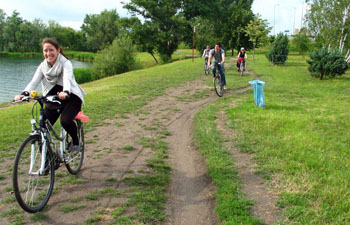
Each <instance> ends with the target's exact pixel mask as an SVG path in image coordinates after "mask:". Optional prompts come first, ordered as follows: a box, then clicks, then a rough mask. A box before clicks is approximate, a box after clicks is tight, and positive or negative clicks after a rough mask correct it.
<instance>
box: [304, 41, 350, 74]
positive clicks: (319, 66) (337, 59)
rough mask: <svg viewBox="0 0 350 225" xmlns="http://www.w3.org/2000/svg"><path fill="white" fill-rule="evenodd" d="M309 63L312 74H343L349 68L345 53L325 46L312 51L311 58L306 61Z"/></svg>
mask: <svg viewBox="0 0 350 225" xmlns="http://www.w3.org/2000/svg"><path fill="white" fill-rule="evenodd" d="M306 62H307V63H308V64H309V68H308V69H309V71H310V74H311V76H313V77H319V78H320V80H322V79H323V77H324V76H331V77H335V76H341V75H343V74H344V73H345V71H346V70H347V69H348V67H349V65H348V64H347V62H346V61H345V57H344V55H343V54H342V53H341V52H340V51H339V50H330V51H329V50H328V49H325V48H322V49H319V50H316V51H313V52H311V53H310V59H309V60H307V61H306Z"/></svg>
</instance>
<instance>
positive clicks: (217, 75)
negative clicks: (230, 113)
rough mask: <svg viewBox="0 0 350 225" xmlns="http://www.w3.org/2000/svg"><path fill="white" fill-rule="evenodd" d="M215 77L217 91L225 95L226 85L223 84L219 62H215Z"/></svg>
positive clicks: (220, 94)
mask: <svg viewBox="0 0 350 225" xmlns="http://www.w3.org/2000/svg"><path fill="white" fill-rule="evenodd" d="M214 66H215V77H214V89H215V93H216V94H217V95H218V96H219V97H222V96H223V95H224V85H223V84H222V78H221V73H220V70H219V63H215V64H214Z"/></svg>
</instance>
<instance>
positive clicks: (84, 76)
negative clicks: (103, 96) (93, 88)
mask: <svg viewBox="0 0 350 225" xmlns="http://www.w3.org/2000/svg"><path fill="white" fill-rule="evenodd" d="M74 77H75V80H76V81H77V82H78V83H79V84H82V83H87V82H90V81H94V80H96V76H94V75H93V74H92V71H91V68H74Z"/></svg>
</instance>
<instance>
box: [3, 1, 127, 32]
mask: <svg viewBox="0 0 350 225" xmlns="http://www.w3.org/2000/svg"><path fill="white" fill-rule="evenodd" d="M123 2H126V3H127V2H129V0H124V1H123ZM0 8H1V9H3V10H4V11H5V13H6V14H7V16H11V15H12V12H13V11H14V10H16V11H17V12H19V14H20V17H22V18H23V19H25V20H28V21H33V20H34V19H38V18H40V19H41V20H42V21H43V22H48V21H49V20H53V21H55V22H57V23H59V24H61V25H62V26H69V27H72V28H74V29H79V28H80V26H81V24H82V23H83V21H84V18H85V16H86V15H87V14H99V13H101V12H102V11H103V10H105V9H107V10H111V9H116V10H117V12H118V14H119V16H121V17H128V16H130V15H129V14H128V12H127V10H126V9H124V8H123V4H122V1H116V0H71V1H66V0H50V1H47V0H31V1H23V0H11V1H2V3H1V6H0Z"/></svg>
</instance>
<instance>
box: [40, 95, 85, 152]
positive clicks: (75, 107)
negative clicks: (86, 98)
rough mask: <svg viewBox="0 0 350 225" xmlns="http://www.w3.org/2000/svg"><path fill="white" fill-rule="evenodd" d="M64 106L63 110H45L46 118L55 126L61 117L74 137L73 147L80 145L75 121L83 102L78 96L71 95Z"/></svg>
mask: <svg viewBox="0 0 350 225" xmlns="http://www.w3.org/2000/svg"><path fill="white" fill-rule="evenodd" d="M63 105H64V106H63V108H61V109H49V108H45V116H46V118H47V119H48V120H49V121H50V123H51V124H52V125H53V124H55V122H56V121H57V119H58V117H59V116H60V115H61V124H62V126H63V128H64V129H65V130H66V131H67V132H68V134H69V135H70V136H71V137H72V139H73V145H79V139H78V132H77V126H76V125H75V123H74V122H73V120H74V118H75V116H76V115H77V114H78V112H80V110H81V100H80V98H79V97H78V96H76V95H74V94H71V95H70V99H69V100H68V101H66V102H64V103H63Z"/></svg>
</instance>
